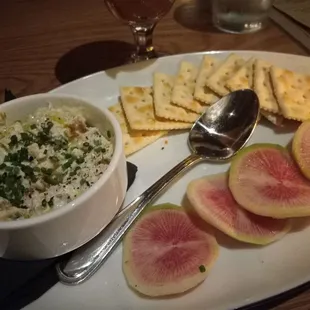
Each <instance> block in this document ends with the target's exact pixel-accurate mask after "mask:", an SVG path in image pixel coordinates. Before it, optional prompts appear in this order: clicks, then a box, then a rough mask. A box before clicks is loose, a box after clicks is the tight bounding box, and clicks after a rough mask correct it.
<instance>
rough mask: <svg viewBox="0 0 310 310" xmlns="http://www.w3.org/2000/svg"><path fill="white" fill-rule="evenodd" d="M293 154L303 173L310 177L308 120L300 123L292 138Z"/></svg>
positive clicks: (309, 122)
mask: <svg viewBox="0 0 310 310" xmlns="http://www.w3.org/2000/svg"><path fill="white" fill-rule="evenodd" d="M292 146H293V148H292V151H293V156H294V158H295V160H296V162H297V164H298V166H299V168H300V170H301V172H302V173H303V175H304V176H305V177H306V178H307V179H310V121H307V122H304V123H302V124H301V125H300V126H299V127H298V129H297V131H296V132H295V135H294V138H293V145H292Z"/></svg>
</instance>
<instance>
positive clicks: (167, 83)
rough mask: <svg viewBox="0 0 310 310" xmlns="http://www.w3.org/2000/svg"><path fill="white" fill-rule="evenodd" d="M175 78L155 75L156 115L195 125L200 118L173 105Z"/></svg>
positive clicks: (160, 74)
mask: <svg viewBox="0 0 310 310" xmlns="http://www.w3.org/2000/svg"><path fill="white" fill-rule="evenodd" d="M174 81H175V78H174V76H171V75H167V74H164V73H159V72H156V73H154V75H153V100H154V110H155V115H156V116H158V117H161V118H164V119H168V120H174V121H181V122H187V123H194V122H195V121H196V119H197V118H198V117H199V115H198V114H197V113H193V112H189V111H187V110H185V109H183V108H181V107H178V106H175V105H173V104H172V103H171V95H172V88H173V85H174Z"/></svg>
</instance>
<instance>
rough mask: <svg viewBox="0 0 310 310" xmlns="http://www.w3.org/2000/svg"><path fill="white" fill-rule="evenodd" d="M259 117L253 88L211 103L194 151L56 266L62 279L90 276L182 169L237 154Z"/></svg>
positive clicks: (196, 129) (195, 131)
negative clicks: (97, 233)
mask: <svg viewBox="0 0 310 310" xmlns="http://www.w3.org/2000/svg"><path fill="white" fill-rule="evenodd" d="M258 117H259V100H258V98H257V96H256V94H255V92H253V91H252V90H250V89H245V90H239V91H236V92H232V93H230V94H229V95H227V96H226V97H223V98H222V99H220V100H219V101H217V102H216V103H215V104H213V105H212V106H211V107H209V108H208V109H207V110H206V111H205V113H204V114H202V115H201V116H200V117H199V119H198V120H197V121H196V122H195V124H194V125H193V126H192V128H191V130H190V133H189V136H188V144H189V147H190V150H191V154H190V155H189V156H188V157H187V158H185V159H184V160H183V161H182V162H180V163H179V164H178V165H176V166H175V167H174V168H172V169H171V170H170V171H169V172H167V173H166V174H165V175H164V176H163V177H161V178H160V179H159V180H158V181H157V182H156V183H154V184H153V185H152V186H151V187H149V188H148V189H147V190H146V191H145V192H144V193H142V194H141V195H140V196H139V197H137V198H136V199H135V200H134V201H132V202H131V203H130V204H129V205H128V206H127V207H126V208H125V209H124V210H122V211H121V212H120V213H119V214H118V215H117V216H116V218H115V219H114V220H113V221H112V222H111V223H110V224H109V225H108V226H107V227H106V228H105V229H104V230H103V231H102V232H101V233H100V234H99V235H98V236H97V237H95V238H94V239H93V240H91V241H90V242H88V243H87V244H85V245H84V246H82V247H80V248H79V249H77V250H76V251H74V253H73V255H72V256H71V257H70V258H69V260H68V261H64V262H62V263H59V264H58V265H57V266H56V269H57V273H58V277H59V280H60V281H61V282H62V283H64V284H68V285H75V284H79V283H82V282H84V281H85V280H87V279H89V278H90V277H91V276H92V275H93V274H94V273H95V272H96V271H97V270H98V269H99V268H100V267H101V265H102V264H103V263H104V261H105V260H106V259H107V258H108V256H109V254H111V253H112V251H113V250H114V249H115V247H116V246H117V245H118V244H119V242H120V240H121V239H122V237H123V236H124V234H125V233H126V232H127V230H128V229H129V228H130V226H131V225H132V223H133V222H134V221H135V219H136V218H137V217H138V215H139V214H140V213H141V212H142V210H143V209H144V208H145V207H146V206H147V205H149V204H150V203H151V202H152V201H153V200H154V199H155V198H157V197H158V196H159V194H160V193H161V192H162V191H163V190H164V189H165V188H166V187H167V186H168V185H169V184H170V183H171V182H172V180H174V179H175V178H176V177H177V176H178V175H179V174H180V173H181V172H184V171H185V170H186V169H188V168H189V167H191V166H193V165H194V164H196V163H198V162H201V161H205V160H211V161H224V160H227V159H229V158H231V157H232V156H234V155H235V154H236V153H237V152H238V151H239V150H240V149H241V148H243V147H244V145H245V144H246V143H247V141H248V140H249V138H250V137H251V135H252V133H253V131H254V128H255V127H256V124H257V122H258Z"/></svg>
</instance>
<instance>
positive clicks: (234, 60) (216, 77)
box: [206, 54, 244, 96]
mask: <svg viewBox="0 0 310 310" xmlns="http://www.w3.org/2000/svg"><path fill="white" fill-rule="evenodd" d="M243 64H244V60H243V58H241V57H239V56H237V55H236V54H230V55H229V56H228V57H227V58H226V59H225V60H224V61H223V63H222V64H221V65H219V66H218V68H217V69H216V70H215V71H214V72H213V73H212V74H211V75H210V76H209V78H208V79H207V81H206V85H207V86H208V87H209V88H210V89H211V90H213V91H214V92H215V93H217V94H218V95H220V96H226V95H227V94H228V93H229V90H228V89H227V87H226V82H227V81H228V80H229V79H230V78H231V77H232V76H233V75H234V74H235V73H236V72H237V71H238V70H239V69H240V68H241V66H242V65H243Z"/></svg>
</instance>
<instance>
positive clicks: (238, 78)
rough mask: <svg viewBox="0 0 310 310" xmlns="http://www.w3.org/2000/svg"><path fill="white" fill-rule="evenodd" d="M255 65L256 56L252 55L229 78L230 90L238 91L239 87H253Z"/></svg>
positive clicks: (227, 85)
mask: <svg viewBox="0 0 310 310" xmlns="http://www.w3.org/2000/svg"><path fill="white" fill-rule="evenodd" d="M253 65H254V58H253V57H251V58H250V59H249V60H247V62H246V63H245V64H244V65H243V66H242V67H241V68H240V69H239V70H238V71H237V72H236V73H235V74H234V75H233V76H232V77H231V78H230V79H229V80H227V82H226V87H227V88H228V89H229V90H230V91H236V90H238V89H249V88H250V89H252V88H253Z"/></svg>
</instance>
